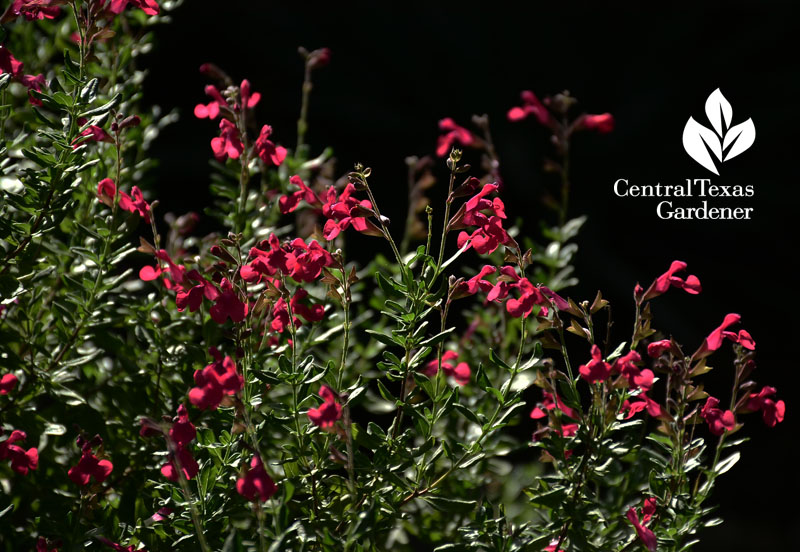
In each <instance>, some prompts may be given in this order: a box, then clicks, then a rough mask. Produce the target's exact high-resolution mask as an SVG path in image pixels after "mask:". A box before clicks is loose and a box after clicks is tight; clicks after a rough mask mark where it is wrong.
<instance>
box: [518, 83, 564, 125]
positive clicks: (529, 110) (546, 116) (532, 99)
mask: <svg viewBox="0 0 800 552" xmlns="http://www.w3.org/2000/svg"><path fill="white" fill-rule="evenodd" d="M520 96H521V97H522V107H512V108H511V109H509V110H508V120H509V121H521V120H523V119H525V118H527V117H528V115H533V116H534V117H536V120H537V121H539V124H541V125H544V126H547V127H549V126H552V125H553V118H552V116H551V115H550V112H549V111H548V110H547V108H546V107H545V106H544V105H543V104H542V102H540V101H539V98H537V97H536V95H535V94H534V93H533V92H531V91H530V90H523V91H522V93H521V94H520Z"/></svg>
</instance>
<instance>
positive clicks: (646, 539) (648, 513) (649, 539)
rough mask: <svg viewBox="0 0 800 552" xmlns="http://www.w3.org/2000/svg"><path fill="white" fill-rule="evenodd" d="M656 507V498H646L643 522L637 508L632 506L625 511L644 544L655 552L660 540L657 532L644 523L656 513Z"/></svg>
mask: <svg viewBox="0 0 800 552" xmlns="http://www.w3.org/2000/svg"><path fill="white" fill-rule="evenodd" d="M655 508H656V505H655V499H654V498H650V499H647V500H645V504H644V507H643V508H642V514H643V516H644V517H643V518H642V521H641V522H640V521H639V516H637V514H636V509H635V508H633V507H631V508H630V509H628V511H627V512H626V513H625V516H626V517H627V518H628V521H630V522H631V523H632V524H633V528H634V529H635V530H636V535H637V536H638V537H639V540H641V541H642V544H644V545H645V547H646V548H647V549H648V550H649V551H650V552H655V550H656V547H657V546H658V540H657V539H656V535H655V533H653V531H651V530H650V529H648V528H647V527H645V526H644V524H645V523H647V522H648V521H649V520H650V518H651V517H652V516H653V514H654V513H655Z"/></svg>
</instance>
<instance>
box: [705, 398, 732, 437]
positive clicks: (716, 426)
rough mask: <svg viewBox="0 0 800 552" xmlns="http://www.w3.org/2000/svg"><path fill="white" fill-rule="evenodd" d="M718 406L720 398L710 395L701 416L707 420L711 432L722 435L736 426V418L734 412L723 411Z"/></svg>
mask: <svg viewBox="0 0 800 552" xmlns="http://www.w3.org/2000/svg"><path fill="white" fill-rule="evenodd" d="M717 406H719V399H715V398H714V397H708V399H706V404H704V405H703V409H702V410H701V411H700V417H701V418H703V419H704V420H705V421H706V423H707V424H708V429H709V430H710V431H711V433H713V434H714V435H722V434H723V433H725V432H726V431H730V430H732V429H733V428H734V427H735V426H736V419H735V418H734V416H733V412H731V411H730V410H725V411H724V412H723V411H722V410H721V409H719V408H717Z"/></svg>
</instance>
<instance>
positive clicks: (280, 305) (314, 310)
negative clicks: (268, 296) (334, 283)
mask: <svg viewBox="0 0 800 552" xmlns="http://www.w3.org/2000/svg"><path fill="white" fill-rule="evenodd" d="M306 297H308V292H307V291H306V290H304V289H303V288H298V289H297V291H295V292H294V295H293V296H292V298H291V299H290V300H289V307H291V309H292V315H293V320H292V321H291V323H290V321H289V309H288V308H287V305H286V301H285V300H284V299H283V297H281V298H280V299H278V301H277V302H276V303H275V307H274V308H273V309H272V323H271V325H270V327H271V328H272V330H273V331H276V332H278V333H283V331H284V330H285V329H286V328H288V327H289V326H291V324H294V327H295V328H298V327H300V326H301V322H300V320H299V319H298V318H297V316H298V315H299V316H302V317H303V318H305V319H306V321H307V322H311V323H314V322H319V321H320V320H322V319H323V318H324V316H325V307H324V306H323V305H321V304H319V303H317V304H315V305H311V306H310V307H309V306H307V305H304V304H303V303H300V301H302V300H303V299H305V298H306Z"/></svg>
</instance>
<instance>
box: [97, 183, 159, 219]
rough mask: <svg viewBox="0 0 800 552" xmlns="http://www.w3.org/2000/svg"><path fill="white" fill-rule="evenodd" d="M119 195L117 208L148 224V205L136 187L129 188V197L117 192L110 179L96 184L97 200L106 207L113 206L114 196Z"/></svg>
mask: <svg viewBox="0 0 800 552" xmlns="http://www.w3.org/2000/svg"><path fill="white" fill-rule="evenodd" d="M117 193H118V194H119V203H118V205H119V208H120V209H122V210H123V211H128V212H130V213H135V214H137V215H139V216H140V217H142V218H143V219H144V221H145V222H146V223H148V224H149V223H150V204H149V203H147V202H146V201H145V200H144V196H143V195H142V191H141V190H140V189H139V187H138V186H134V187H133V188H131V195H128V194H126V193H125V192H123V191H119V192H117V186H116V185H115V184H114V181H113V180H111V179H110V178H104V179H103V180H101V181H100V182H99V183H98V184H97V199H98V200H99V201H100V203H103V204H105V205H107V206H108V207H113V206H114V196H115V195H116V194H117Z"/></svg>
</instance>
